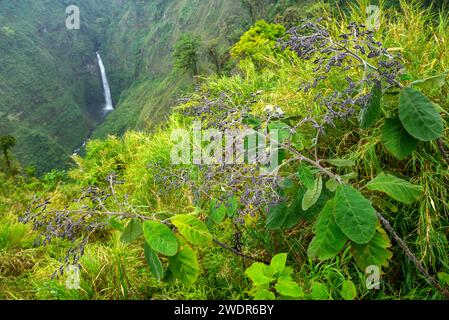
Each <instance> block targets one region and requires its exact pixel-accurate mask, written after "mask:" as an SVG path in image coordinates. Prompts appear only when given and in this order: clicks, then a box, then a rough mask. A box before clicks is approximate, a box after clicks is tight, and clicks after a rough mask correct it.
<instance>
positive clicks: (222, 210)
mask: <svg viewBox="0 0 449 320" xmlns="http://www.w3.org/2000/svg"><path fill="white" fill-rule="evenodd" d="M226 212H227V210H226V206H225V205H224V204H221V205H218V200H217V199H212V201H211V202H210V216H211V218H212V221H213V222H214V223H215V224H220V223H222V222H223V221H224V219H225V218H226Z"/></svg>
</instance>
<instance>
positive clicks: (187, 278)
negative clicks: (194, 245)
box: [168, 244, 200, 286]
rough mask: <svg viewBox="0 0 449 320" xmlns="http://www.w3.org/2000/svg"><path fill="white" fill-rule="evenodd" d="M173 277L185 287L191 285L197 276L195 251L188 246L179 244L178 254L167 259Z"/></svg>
mask: <svg viewBox="0 0 449 320" xmlns="http://www.w3.org/2000/svg"><path fill="white" fill-rule="evenodd" d="M168 263H169V268H170V270H171V271H172V272H173V275H174V276H175V277H176V278H177V279H179V280H180V281H181V282H182V283H183V284H185V285H186V286H190V285H192V284H193V283H194V282H195V281H196V279H197V278H198V275H199V270H200V268H199V265H198V260H197V257H196V253H195V251H193V250H192V249H191V248H190V247H189V246H188V245H186V244H181V247H180V249H179V252H178V253H177V254H176V255H175V256H173V257H169V258H168Z"/></svg>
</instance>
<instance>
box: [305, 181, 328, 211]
mask: <svg viewBox="0 0 449 320" xmlns="http://www.w3.org/2000/svg"><path fill="white" fill-rule="evenodd" d="M322 191H323V178H322V177H321V176H318V177H317V178H316V180H315V184H314V186H313V188H312V189H308V190H307V191H306V193H305V194H304V197H303V198H302V209H303V210H304V211H307V210H309V209H310V208H312V207H313V205H314V204H315V203H317V201H318V199H319V198H320V196H321V192H322Z"/></svg>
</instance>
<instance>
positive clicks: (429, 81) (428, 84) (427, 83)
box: [410, 71, 448, 90]
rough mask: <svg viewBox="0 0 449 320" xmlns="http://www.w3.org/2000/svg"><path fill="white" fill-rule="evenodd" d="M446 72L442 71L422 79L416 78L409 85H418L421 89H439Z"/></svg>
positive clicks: (444, 79) (443, 81)
mask: <svg viewBox="0 0 449 320" xmlns="http://www.w3.org/2000/svg"><path fill="white" fill-rule="evenodd" d="M447 75H448V72H447V71H446V72H444V73H442V74H439V75H436V76H433V77H430V78H426V79H422V80H416V81H413V82H412V83H411V84H410V85H411V86H419V87H421V88H423V89H427V90H431V89H441V87H443V86H444V84H445V82H446V78H447Z"/></svg>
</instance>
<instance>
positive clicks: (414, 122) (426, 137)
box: [399, 88, 444, 141]
mask: <svg viewBox="0 0 449 320" xmlns="http://www.w3.org/2000/svg"><path fill="white" fill-rule="evenodd" d="M399 118H400V119H401V122H402V125H403V126H404V128H405V129H406V130H407V132H408V133H409V134H410V135H411V136H413V137H414V138H416V139H418V140H421V141H433V140H436V139H439V138H441V137H442V136H443V133H444V125H443V120H442V118H441V116H440V114H439V113H438V112H437V111H436V110H435V107H434V106H433V103H432V101H430V99H429V98H427V97H426V96H425V95H423V94H422V93H421V92H419V91H417V90H415V89H413V88H405V89H403V90H402V92H401V95H400V97H399Z"/></svg>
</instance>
